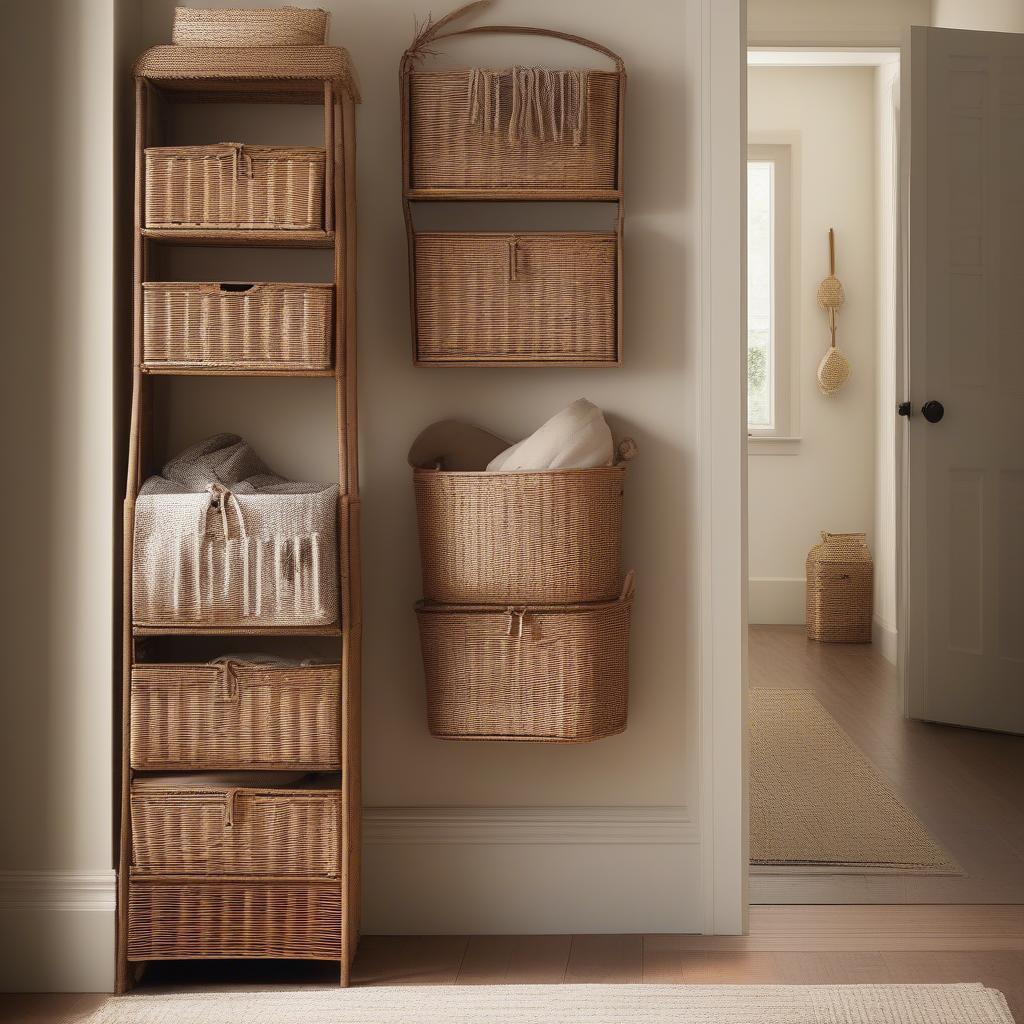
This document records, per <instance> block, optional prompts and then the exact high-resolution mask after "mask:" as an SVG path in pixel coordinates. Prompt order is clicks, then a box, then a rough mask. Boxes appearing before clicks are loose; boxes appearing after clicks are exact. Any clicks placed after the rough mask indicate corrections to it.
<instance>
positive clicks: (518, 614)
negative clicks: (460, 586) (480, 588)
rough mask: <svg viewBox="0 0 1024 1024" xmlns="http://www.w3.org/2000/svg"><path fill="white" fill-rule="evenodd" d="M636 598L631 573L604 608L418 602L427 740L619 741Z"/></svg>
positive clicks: (624, 708)
mask: <svg viewBox="0 0 1024 1024" xmlns="http://www.w3.org/2000/svg"><path fill="white" fill-rule="evenodd" d="M632 598H633V586H632V574H630V576H629V578H628V579H627V583H626V586H625V588H624V591H623V595H622V597H621V598H620V599H619V600H617V601H611V602H603V603H599V604H591V605H566V606H547V607H533V608H530V607H527V608H523V607H520V608H517V609H512V608H509V609H502V608H494V607H488V606H483V605H478V606H473V605H470V606H453V605H434V604H429V603H427V602H420V603H419V604H418V605H417V607H416V611H417V615H418V618H419V627H420V642H421V646H422V651H423V669H424V674H425V676H426V684H427V720H428V724H429V726H430V731H431V733H432V734H433V735H434V736H439V737H443V738H446V739H507V740H536V741H546V742H563V743H571V742H575V743H579V742H586V741H588V740H596V739H600V738H601V737H604V736H612V735H614V734H615V733H618V732H622V730H623V729H625V727H626V712H627V705H628V690H629V626H630V612H631V608H632Z"/></svg>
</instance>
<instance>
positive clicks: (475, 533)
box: [413, 466, 625, 605]
mask: <svg viewBox="0 0 1024 1024" xmlns="http://www.w3.org/2000/svg"><path fill="white" fill-rule="evenodd" d="M624 481H625V468H624V467H622V466H607V467H601V468H598V469H573V470H561V471H554V472H544V473H445V472H440V471H437V470H424V469H419V470H415V471H414V473H413V483H414V488H415V492H416V516H417V521H418V525H419V538H420V558H421V561H422V567H423V595H424V597H425V598H426V600H428V601H431V602H436V603H440V604H502V605H504V604H516V605H519V604H580V603H584V602H588V601H608V600H612V599H613V598H615V597H616V596H617V595H618V593H619V587H620V583H621V579H622V575H621V568H620V550H621V546H622V505H623V484H624Z"/></svg>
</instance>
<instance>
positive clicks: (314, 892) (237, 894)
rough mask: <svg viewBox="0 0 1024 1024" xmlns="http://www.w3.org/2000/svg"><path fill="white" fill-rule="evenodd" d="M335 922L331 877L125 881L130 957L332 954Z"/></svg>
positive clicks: (337, 894)
mask: <svg viewBox="0 0 1024 1024" xmlns="http://www.w3.org/2000/svg"><path fill="white" fill-rule="evenodd" d="M341 930H342V929H341V886H340V885H339V884H338V881H337V879H325V880H323V881H320V882H317V881H308V880H298V879H293V878H278V879H269V878H268V879H266V880H264V879H260V880H257V881H252V880H241V879H240V880H238V881H233V880H228V881H224V880H220V881H212V880H211V881H201V880H199V879H196V880H187V879H180V878H171V879H164V878H154V879H141V878H138V879H133V880H132V884H131V886H130V887H129V889H128V935H127V956H128V959H129V960H197V959H213V958H216V959H226V958H232V959H234V958H238V959H244V958H248V957H259V958H267V957H275V958H280V959H304V960H337V959H338V958H339V957H340V956H341Z"/></svg>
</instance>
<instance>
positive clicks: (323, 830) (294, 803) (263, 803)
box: [131, 776, 341, 878]
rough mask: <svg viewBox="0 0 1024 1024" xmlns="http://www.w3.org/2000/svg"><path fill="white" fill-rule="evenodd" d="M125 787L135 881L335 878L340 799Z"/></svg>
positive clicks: (318, 793)
mask: <svg viewBox="0 0 1024 1024" xmlns="http://www.w3.org/2000/svg"><path fill="white" fill-rule="evenodd" d="M175 778H176V779H177V780H178V781H176V782H174V783H173V784H170V783H169V784H168V786H167V788H160V785H159V783H146V784H145V785H139V784H136V785H135V786H134V787H133V789H132V797H131V815H132V872H133V874H138V875H198V876H213V877H216V876H220V875H240V876H252V875H270V876H274V877H283V876H287V875H298V876H301V877H308V876H317V877H324V878H332V877H334V876H335V875H336V874H337V872H338V827H339V819H340V811H341V797H340V794H339V793H338V789H337V783H336V782H335V783H334V784H333V788H328V787H329V786H331V785H332V784H331V783H330V782H326V783H323V788H322V789H319V790H318V789H285V788H281V789H261V788H258V787H241V788H232V787H229V786H223V785H217V786H204V785H202V784H201V782H202V776H198V779H199V780H200V784H199V785H196V786H194V787H192V786H189V785H188V784H186V783H184V782H182V781H181V780H182V777H181V776H176V777H175Z"/></svg>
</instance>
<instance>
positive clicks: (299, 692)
mask: <svg viewBox="0 0 1024 1024" xmlns="http://www.w3.org/2000/svg"><path fill="white" fill-rule="evenodd" d="M339 677H340V669H339V668H338V666H337V665H307V666H299V665H280V664H253V663H249V662H244V661H239V660H234V659H232V660H227V659H225V660H221V661H218V662H216V663H213V664H208V665H197V664H136V665H133V666H132V681H131V688H132V689H131V744H130V753H131V766H132V768H134V769H137V770H143V771H169V770H178V771H210V770H225V771H228V770H240V771H245V770H248V769H255V768H259V769H275V770H276V769H280V770H302V771H329V770H334V769H337V767H338V688H339V685H340V678H339Z"/></svg>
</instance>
